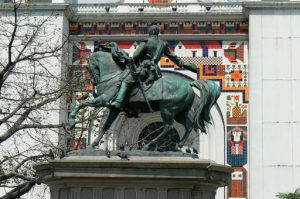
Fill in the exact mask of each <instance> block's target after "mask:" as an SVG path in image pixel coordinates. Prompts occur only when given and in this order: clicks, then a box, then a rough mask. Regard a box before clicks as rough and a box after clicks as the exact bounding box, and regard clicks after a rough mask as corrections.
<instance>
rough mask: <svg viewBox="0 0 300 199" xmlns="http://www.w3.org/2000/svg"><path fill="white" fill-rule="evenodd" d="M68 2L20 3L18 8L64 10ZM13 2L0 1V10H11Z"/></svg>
mask: <svg viewBox="0 0 300 199" xmlns="http://www.w3.org/2000/svg"><path fill="white" fill-rule="evenodd" d="M68 6H69V4H62V3H38V4H34V3H26V4H22V5H21V6H20V8H19V10H34V11H66V10H68V9H67V7H68ZM12 9H13V4H11V3H0V11H11V10H12Z"/></svg>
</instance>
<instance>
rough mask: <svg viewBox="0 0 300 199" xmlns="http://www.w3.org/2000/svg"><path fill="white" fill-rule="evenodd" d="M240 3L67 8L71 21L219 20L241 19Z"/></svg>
mask: <svg viewBox="0 0 300 199" xmlns="http://www.w3.org/2000/svg"><path fill="white" fill-rule="evenodd" d="M242 10H243V9H242V3H241V2H237V3H203V2H202V3H170V4H142V3H139V4H137V3H127V4H125V3H118V4H115V3H114V4H77V5H70V6H69V7H68V11H67V13H68V15H67V16H68V18H69V20H71V21H80V22H87V21H88V22H96V21H147V20H164V21H166V20H167V21H168V20H183V19H184V20H191V19H193V20H220V19H229V20H230V19H233V20H234V19H240V18H243V17H244V15H243V12H242Z"/></svg>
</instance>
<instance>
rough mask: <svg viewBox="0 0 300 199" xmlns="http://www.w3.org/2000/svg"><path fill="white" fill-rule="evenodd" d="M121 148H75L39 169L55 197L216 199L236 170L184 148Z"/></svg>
mask: <svg viewBox="0 0 300 199" xmlns="http://www.w3.org/2000/svg"><path fill="white" fill-rule="evenodd" d="M122 153H123V154H120V153H118V155H114V154H113V155H111V154H108V155H107V156H106V155H100V156H95V155H94V156H90V155H88V154H86V155H84V154H81V155H79V154H78V155H76V153H75V154H74V153H73V154H71V155H69V156H68V157H65V158H63V159H61V160H50V161H49V162H47V163H44V164H40V165H36V166H35V169H36V171H37V173H38V175H39V176H40V177H41V179H42V182H43V183H45V184H47V185H48V186H49V187H50V190H51V199H96V198H97V199H100V198H101V199H169V198H170V199H213V198H215V194H216V190H217V189H218V188H219V187H223V186H226V185H227V184H228V181H229V179H230V174H231V172H232V169H231V168H230V167H228V166H224V165H219V164H216V163H214V162H212V161H209V160H200V159H195V158H193V157H188V156H186V155H180V154H182V153H177V154H174V153H173V155H172V152H168V153H166V154H165V155H166V156H164V154H161V153H156V152H150V153H148V152H144V153H147V154H148V155H147V156H142V155H141V153H137V154H139V155H135V154H136V152H132V153H130V152H128V153H125V152H122ZM170 153H171V154H170ZM124 154H125V155H124ZM151 154H152V156H151Z"/></svg>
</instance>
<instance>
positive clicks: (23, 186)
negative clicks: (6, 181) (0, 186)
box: [0, 180, 36, 199]
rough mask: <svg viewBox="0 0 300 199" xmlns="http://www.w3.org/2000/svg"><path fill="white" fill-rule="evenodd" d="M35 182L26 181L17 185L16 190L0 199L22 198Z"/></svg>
mask: <svg viewBox="0 0 300 199" xmlns="http://www.w3.org/2000/svg"><path fill="white" fill-rule="evenodd" d="M35 183H36V181H35V180H34V181H28V182H24V183H22V184H20V185H18V186H17V187H16V188H14V189H13V190H11V191H10V192H8V193H7V194H5V196H3V197H1V198H0V199H13V198H18V197H20V196H22V195H23V194H25V193H27V192H28V191H29V190H30V189H31V188H32V187H33V186H34V185H35Z"/></svg>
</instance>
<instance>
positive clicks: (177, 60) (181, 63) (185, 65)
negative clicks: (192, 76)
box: [164, 44, 198, 73]
mask: <svg viewBox="0 0 300 199" xmlns="http://www.w3.org/2000/svg"><path fill="white" fill-rule="evenodd" d="M164 53H165V55H166V56H167V57H168V58H169V59H170V60H172V61H173V62H174V63H175V64H176V65H177V66H179V67H181V68H186V69H188V70H190V71H192V72H194V73H197V71H198V70H197V66H196V64H193V63H188V62H184V61H182V59H181V58H180V57H178V56H177V55H175V54H174V53H173V52H171V50H170V48H169V47H168V45H167V44H166V48H165V50H164Z"/></svg>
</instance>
